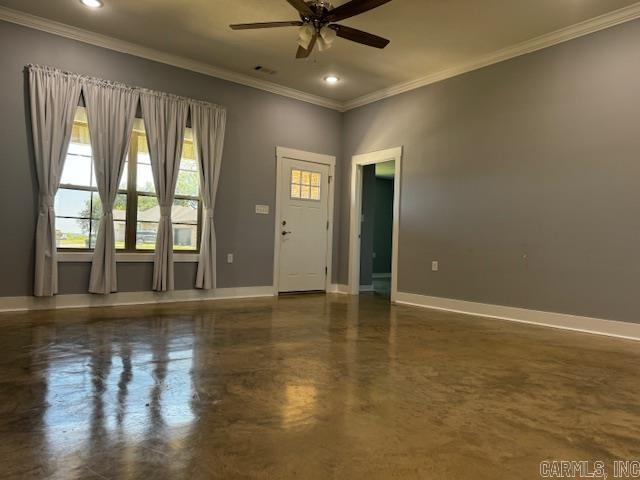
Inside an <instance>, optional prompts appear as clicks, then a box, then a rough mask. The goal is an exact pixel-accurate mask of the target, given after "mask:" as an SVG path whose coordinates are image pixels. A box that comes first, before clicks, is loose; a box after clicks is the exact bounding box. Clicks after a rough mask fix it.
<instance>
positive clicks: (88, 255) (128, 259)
mask: <svg viewBox="0 0 640 480" xmlns="http://www.w3.org/2000/svg"><path fill="white" fill-rule="evenodd" d="M153 257H154V254H153V253H129V252H120V253H116V262H118V263H152V262H153ZM198 257H199V254H198V253H174V254H173V261H174V262H175V263H197V262H198ZM92 259H93V252H58V262H60V263H89V262H91V261H92Z"/></svg>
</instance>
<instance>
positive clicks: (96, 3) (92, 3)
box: [80, 0, 102, 8]
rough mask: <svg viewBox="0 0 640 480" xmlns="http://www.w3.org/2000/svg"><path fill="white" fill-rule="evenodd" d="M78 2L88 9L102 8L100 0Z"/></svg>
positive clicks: (81, 0)
mask: <svg viewBox="0 0 640 480" xmlns="http://www.w3.org/2000/svg"><path fill="white" fill-rule="evenodd" d="M80 2H81V3H82V4H83V5H84V6H85V7H89V8H100V7H101V6H102V2H101V1H100V0H80Z"/></svg>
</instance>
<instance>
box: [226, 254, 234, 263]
mask: <svg viewBox="0 0 640 480" xmlns="http://www.w3.org/2000/svg"><path fill="white" fill-rule="evenodd" d="M227 263H233V253H227Z"/></svg>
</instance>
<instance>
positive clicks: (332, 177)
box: [329, 175, 333, 185]
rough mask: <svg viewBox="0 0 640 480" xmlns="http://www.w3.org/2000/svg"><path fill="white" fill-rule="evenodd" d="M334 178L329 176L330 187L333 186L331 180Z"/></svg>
mask: <svg viewBox="0 0 640 480" xmlns="http://www.w3.org/2000/svg"><path fill="white" fill-rule="evenodd" d="M332 178H333V177H332V176H331V175H329V185H331V179H332Z"/></svg>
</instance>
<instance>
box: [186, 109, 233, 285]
mask: <svg viewBox="0 0 640 480" xmlns="http://www.w3.org/2000/svg"><path fill="white" fill-rule="evenodd" d="M226 118H227V114H226V111H225V110H224V109H223V108H220V107H217V106H215V105H209V104H202V103H200V102H192V103H191V124H192V127H193V133H194V136H195V142H196V153H197V157H198V163H199V167H200V196H201V198H202V205H203V207H204V212H203V215H202V237H201V240H200V257H199V259H198V273H197V276H196V288H204V289H213V288H216V230H215V228H214V219H213V211H214V208H215V204H216V192H217V191H218V179H219V178H220V166H221V164H222V148H223V145H224V128H225V123H226Z"/></svg>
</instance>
